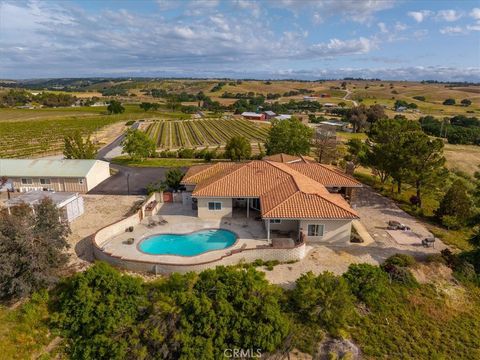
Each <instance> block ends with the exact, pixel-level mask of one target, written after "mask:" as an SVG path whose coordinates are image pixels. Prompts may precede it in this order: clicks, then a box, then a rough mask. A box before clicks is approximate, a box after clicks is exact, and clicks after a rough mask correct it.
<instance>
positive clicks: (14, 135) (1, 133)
mask: <svg viewBox="0 0 480 360" xmlns="http://www.w3.org/2000/svg"><path fill="white" fill-rule="evenodd" d="M125 109H126V110H125V112H124V113H123V114H118V115H106V109H105V107H78V108H56V109H53V108H52V109H32V110H29V109H0V158H9V157H18V158H21V157H37V156H45V155H56V154H60V153H61V152H62V150H63V139H64V137H65V136H66V135H71V134H72V133H74V132H75V131H80V132H81V133H82V134H83V135H85V136H86V135H88V134H91V135H92V140H94V141H95V140H101V139H99V138H100V137H103V136H102V135H103V134H102V133H103V132H104V131H103V130H104V129H105V127H107V126H110V125H113V124H116V123H120V122H126V121H128V120H138V119H149V118H152V117H154V118H158V117H159V116H161V117H162V118H164V119H178V118H182V116H183V117H184V116H185V114H177V113H168V112H148V113H145V112H144V111H143V110H141V109H139V108H138V106H136V105H126V106H125ZM115 131H117V132H118V129H116V130H115ZM99 145H100V146H101V145H102V144H101V143H100V144H99Z"/></svg>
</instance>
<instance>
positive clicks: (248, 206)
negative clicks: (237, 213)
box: [247, 198, 250, 218]
mask: <svg viewBox="0 0 480 360" xmlns="http://www.w3.org/2000/svg"><path fill="white" fill-rule="evenodd" d="M249 215H250V198H247V218H248V217H249Z"/></svg>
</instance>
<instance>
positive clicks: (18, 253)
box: [0, 198, 70, 299]
mask: <svg viewBox="0 0 480 360" xmlns="http://www.w3.org/2000/svg"><path fill="white" fill-rule="evenodd" d="M11 213H12V215H9V214H8V213H7V212H6V211H4V212H0V298H1V299H11V298H21V297H24V296H27V295H30V294H31V293H32V292H34V291H37V290H40V289H42V288H45V287H47V286H49V285H51V284H53V283H54V282H55V281H56V280H57V277H58V275H59V270H60V269H61V268H62V267H63V266H64V265H65V264H66V263H67V260H68V255H67V254H66V253H65V249H66V248H67V247H68V243H67V237H68V235H69V234H70V228H69V226H68V223H66V222H63V221H60V220H59V219H60V210H59V209H58V208H57V207H56V205H55V204H54V203H53V202H52V201H51V200H50V199H48V198H45V199H44V200H42V201H41V202H40V203H39V204H38V205H36V206H35V212H33V211H32V209H31V208H29V206H28V205H25V204H23V205H20V206H18V207H15V208H12V209H11Z"/></svg>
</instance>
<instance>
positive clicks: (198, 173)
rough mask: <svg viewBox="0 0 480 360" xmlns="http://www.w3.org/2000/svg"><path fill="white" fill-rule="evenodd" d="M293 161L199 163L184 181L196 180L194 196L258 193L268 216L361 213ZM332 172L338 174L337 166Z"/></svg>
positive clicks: (337, 216)
mask: <svg viewBox="0 0 480 360" xmlns="http://www.w3.org/2000/svg"><path fill="white" fill-rule="evenodd" d="M291 165H292V164H286V163H281V162H274V161H261V160H257V161H250V162H247V163H218V164H215V165H209V166H203V167H202V168H199V167H198V166H195V168H196V169H193V170H189V171H188V172H187V174H186V175H185V177H184V179H183V180H182V183H184V184H196V187H195V190H194V191H193V193H192V196H193V197H233V198H235V197H238V198H241V197H258V198H260V202H261V213H262V217H264V218H303V219H306V218H311V219H354V218H357V217H358V215H357V214H356V212H355V211H354V210H353V209H352V208H351V207H350V206H349V204H348V203H347V202H346V201H345V200H344V199H343V198H342V196H341V195H338V194H331V193H330V192H329V191H328V190H327V189H326V188H325V186H324V185H322V184H321V183H319V182H318V181H316V180H314V179H312V178H310V177H309V176H307V175H306V174H303V173H301V172H299V171H297V170H296V169H295V168H294V167H293V166H291ZM303 165H305V166H316V164H309V163H303ZM330 173H333V174H336V172H335V171H333V170H330ZM337 175H338V174H337Z"/></svg>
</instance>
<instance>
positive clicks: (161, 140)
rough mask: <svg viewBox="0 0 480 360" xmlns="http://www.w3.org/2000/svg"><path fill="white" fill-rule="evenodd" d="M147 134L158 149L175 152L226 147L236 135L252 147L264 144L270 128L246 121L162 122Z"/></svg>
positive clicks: (157, 123) (154, 124)
mask: <svg viewBox="0 0 480 360" xmlns="http://www.w3.org/2000/svg"><path fill="white" fill-rule="evenodd" d="M146 132H147V134H148V135H149V136H150V137H151V138H152V139H153V140H154V141H155V142H156V144H157V147H158V148H162V149H176V148H181V147H187V148H191V147H203V146H219V145H225V143H226V142H227V141H228V140H229V139H230V138H231V137H233V136H235V135H241V136H244V137H246V138H247V139H249V140H250V141H251V142H252V143H258V142H263V141H264V140H265V138H266V137H267V133H268V126H266V125H262V124H256V123H253V122H250V121H247V120H223V119H208V120H190V121H162V120H160V121H155V122H152V123H151V124H149V125H148V127H147V129H146Z"/></svg>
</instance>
